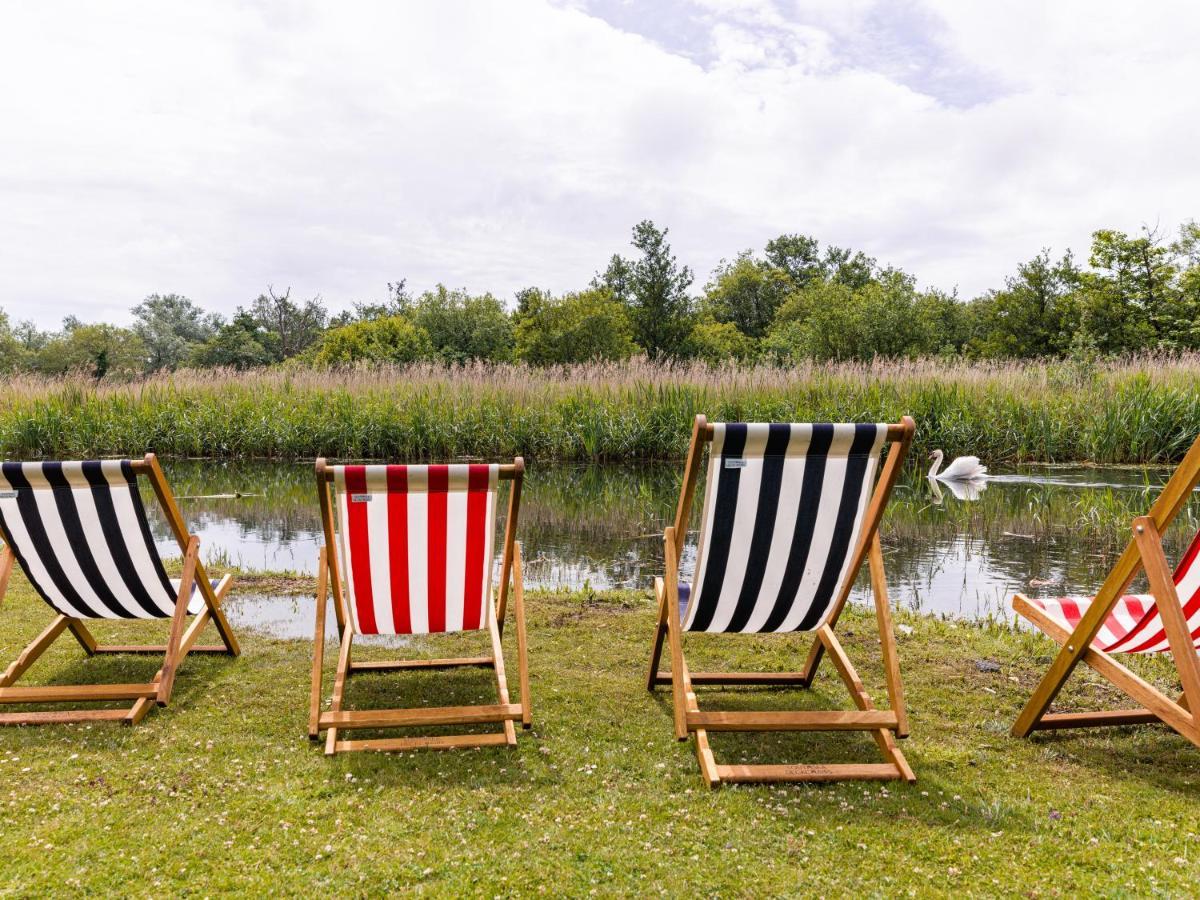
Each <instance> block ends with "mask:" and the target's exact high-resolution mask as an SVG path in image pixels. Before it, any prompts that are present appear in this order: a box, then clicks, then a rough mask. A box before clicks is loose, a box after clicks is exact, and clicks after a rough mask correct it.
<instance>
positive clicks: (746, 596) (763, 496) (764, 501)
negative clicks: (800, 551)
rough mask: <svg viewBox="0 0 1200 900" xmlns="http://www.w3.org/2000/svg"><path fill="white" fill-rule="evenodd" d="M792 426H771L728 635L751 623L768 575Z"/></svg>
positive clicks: (728, 626) (727, 629)
mask: <svg viewBox="0 0 1200 900" xmlns="http://www.w3.org/2000/svg"><path fill="white" fill-rule="evenodd" d="M791 437H792V426H791V425H771V426H769V431H768V432H767V448H766V451H765V452H764V454H763V462H762V479H761V481H760V482H759V486H758V509H757V510H755V513H754V531H753V533H752V534H751V536H750V552H749V554H748V556H747V558H746V574H745V576H744V577H743V579H742V590H741V592H740V593H739V594H738V599H737V606H735V607H734V610H733V616H732V617H730V620H729V625H727V626H726V628H725V630H726V631H741V630H743V629H744V628H745V627H746V623H747V622H748V621H750V614H751V613H753V612H754V607H755V606H756V605H757V601H758V592H759V589H760V588H762V582H763V576H764V575H766V573H767V557H768V556H770V554H771V539H772V538H773V537H774V535H775V518H776V515H777V513H778V511H779V489H780V486H781V485H782V484H783V463H784V460H785V459H787V455H786V454H787V448H788V442H789V441H790V440H791Z"/></svg>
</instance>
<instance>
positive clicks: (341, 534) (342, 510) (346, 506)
mask: <svg viewBox="0 0 1200 900" xmlns="http://www.w3.org/2000/svg"><path fill="white" fill-rule="evenodd" d="M342 487H345V481H344V480H343V482H342ZM335 499H336V501H337V510H338V519H339V520H340V522H339V524H340V525H341V528H339V529H338V535H337V538H338V543H339V544H341V549H342V562H343V565H342V578H343V579H345V582H346V585H345V587H346V600H347V601H348V602H347V606H349V607H350V625H351V627H352V628H353V629H354V631H355V633H357V634H361V633H362V626H361V625H359V624H358V604H357V603H356V602H355V600H354V560H352V559H351V558H350V541H349V539H348V538H347V537H346V535H347V533H348V531H349V529H348V528H347V525H348V524H349V522H350V497H349V496H348V495H347V494H346V492H345V491H342V490H339V491H338V492H337V495H336V498H335Z"/></svg>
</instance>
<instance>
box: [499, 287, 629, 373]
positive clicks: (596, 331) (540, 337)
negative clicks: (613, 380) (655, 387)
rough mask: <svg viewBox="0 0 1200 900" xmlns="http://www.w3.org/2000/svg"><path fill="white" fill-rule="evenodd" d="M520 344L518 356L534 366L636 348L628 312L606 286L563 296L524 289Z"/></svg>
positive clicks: (610, 356)
mask: <svg viewBox="0 0 1200 900" xmlns="http://www.w3.org/2000/svg"><path fill="white" fill-rule="evenodd" d="M516 345H517V355H518V357H519V358H521V359H522V360H525V361H526V362H530V363H534V364H535V365H552V364H565V363H582V362H590V361H593V360H622V359H628V358H629V357H630V356H632V355H633V354H634V353H636V352H637V346H636V345H635V344H634V342H633V326H632V324H631V323H630V321H629V314H628V313H627V312H626V310H625V307H624V306H623V305H621V303H619V302H618V301H617V300H616V299H615V298H614V297H613V295H612V294H611V293H610V292H609V291H607V290H605V289H602V288H593V289H591V290H587V291H581V292H580V293H577V294H567V295H566V296H565V297H562V298H559V299H555V298H553V297H550V296H547V295H546V294H543V293H542V292H541V291H537V290H536V289H531V290H527V291H522V292H521V293H520V294H518V308H517V327H516Z"/></svg>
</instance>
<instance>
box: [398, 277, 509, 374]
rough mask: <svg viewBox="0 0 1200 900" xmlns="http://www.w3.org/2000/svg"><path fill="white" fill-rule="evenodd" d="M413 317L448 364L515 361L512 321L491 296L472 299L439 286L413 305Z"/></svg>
mask: <svg viewBox="0 0 1200 900" xmlns="http://www.w3.org/2000/svg"><path fill="white" fill-rule="evenodd" d="M411 315H412V320H413V323H414V324H416V325H418V326H419V327H421V328H423V329H424V330H425V332H426V333H427V334H428V335H429V339H430V340H431V341H432V342H433V349H434V351H435V352H436V353H437V355H438V356H439V357H440V358H441V359H443V360H445V361H446V362H451V363H463V362H469V361H471V360H489V361H492V362H505V361H507V360H510V359H512V354H513V323H512V319H510V318H509V315H508V310H506V309H505V308H504V304H503V303H501V302H500V301H499V300H497V299H496V298H495V297H493V296H492V295H491V294H483V295H480V296H477V297H473V296H471V295H469V294H467V293H466V292H465V291H451V290H447V288H446V287H445V285H441V284H439V285H438V286H437V287H436V288H435V289H434V290H432V291H426V292H425V293H424V294H422V295H421V296H420V298H419V299H418V300H417V301H416V302H415V303H414V304H413V305H412V308H411Z"/></svg>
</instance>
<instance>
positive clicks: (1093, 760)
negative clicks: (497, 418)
mask: <svg viewBox="0 0 1200 900" xmlns="http://www.w3.org/2000/svg"><path fill="white" fill-rule="evenodd" d="M293 583H294V582H293ZM243 588H244V589H246V590H249V588H248V587H247V586H246V582H245V580H244V581H243ZM237 589H238V587H237V585H235V588H234V590H235V592H236V591H237ZM528 609H529V614H530V653H531V664H532V673H533V687H532V690H533V703H534V729H533V731H532V733H524V734H520V737H519V746H518V747H517V749H516V750H508V749H505V748H489V749H485V750H473V751H458V752H450V753H433V752H421V753H418V754H412V753H406V754H403V755H368V754H359V755H345V756H341V757H338V758H336V759H332V760H330V759H327V758H326V757H325V756H324V755H323V753H322V748H320V747H318V746H316V745H314V744H311V743H310V742H309V741H308V740H307V738H306V736H305V723H306V715H307V695H308V672H309V664H310V660H311V647H310V646H309V645H308V643H307V642H285V641H273V640H268V639H266V638H263V637H260V636H257V635H255V634H252V633H248V632H243V633H242V635H241V637H242V641H243V651H244V652H243V655H242V656H241V657H240V658H239V659H236V660H232V659H228V658H218V657H213V658H204V657H192V658H190V659H188V660H187V661H186V663H185V664H184V667H183V668H182V670H181V672H180V675H179V679H178V681H177V684H176V690H175V697H174V700H173V702H172V705H171V706H170V707H169V708H168V709H165V710H155V711H154V712H152V713H151V714H150V715H149V716H148V717H147V718H146V720H145V721H144V722H143V723H142V724H141V725H139V726H138V727H136V728H124V727H122V726H119V725H112V724H107V723H106V724H96V725H93V726H90V727H89V726H83V725H76V726H44V727H38V728H12V729H6V730H0V893H3V894H6V895H7V894H12V895H45V894H48V893H51V892H54V893H63V892H83V891H89V892H104V893H121V894H131V895H150V894H155V895H162V894H164V893H178V892H184V891H187V892H193V893H196V894H200V895H207V894H215V893H218V892H225V891H239V892H246V893H250V892H253V893H265V892H268V891H270V892H272V893H285V894H308V895H314V894H316V893H318V892H319V893H322V894H325V893H335V894H338V895H379V894H383V893H391V892H398V891H402V890H403V891H410V890H411V891H413V892H422V893H430V894H438V895H447V894H472V895H474V894H488V895H496V894H517V893H521V894H524V893H548V894H571V895H578V894H585V893H589V892H595V893H601V894H616V893H633V892H638V893H642V892H650V891H655V892H666V893H670V894H679V895H682V894H702V895H714V894H726V895H729V894H732V895H761V894H764V893H790V894H803V895H806V896H810V895H827V896H836V895H844V894H847V893H853V894H866V895H891V894H904V893H908V894H920V895H931V894H946V895H949V894H954V895H960V894H964V893H966V894H981V895H993V894H1018V893H1020V894H1028V895H1033V896H1043V895H1072V894H1079V893H1083V892H1088V893H1093V892H1096V893H1101V894H1106V895H1126V894H1147V893H1162V894H1168V895H1187V894H1194V892H1195V891H1196V885H1197V882H1196V872H1197V871H1198V868H1197V867H1198V864H1200V803H1198V798H1200V751H1198V750H1196V748H1194V747H1192V746H1191V745H1190V744H1188V743H1187V742H1186V741H1184V740H1183V739H1182V738H1180V737H1178V736H1176V735H1175V734H1173V733H1172V732H1170V731H1168V730H1167V729H1165V728H1161V727H1157V728H1155V727H1140V728H1121V729H1108V730H1104V731H1097V732H1092V733H1090V734H1085V733H1065V734H1058V735H1048V736H1044V737H1039V738H1037V739H1035V740H1032V741H1022V740H1016V739H1013V738H1011V737H1009V735H1008V727H1009V725H1010V724H1011V722H1012V720H1013V718H1014V717H1015V715H1016V714H1017V711H1018V709H1019V707H1020V704H1021V702H1022V701H1023V699H1024V698H1025V697H1026V696H1027V695H1028V693H1029V691H1030V689H1031V688H1032V687H1033V684H1034V682H1035V680H1036V678H1037V676H1038V673H1039V671H1040V670H1041V669H1042V668H1044V664H1045V662H1046V657H1047V655H1048V654H1050V653H1051V652H1052V645H1051V644H1050V642H1049V641H1048V640H1045V639H1043V638H1039V637H1036V636H1034V635H1030V634H1016V633H1013V632H1010V631H1008V630H1006V629H1004V628H1000V627H974V626H966V625H958V626H954V625H952V624H948V623H945V622H939V621H935V620H932V619H926V618H918V617H910V616H901V617H900V621H901V623H902V624H903V625H905V626H906V627H905V628H904V629H902V631H904V632H907V631H908V628H911V629H912V630H911V633H902V634H900V636H899V639H900V651H901V662H902V665H903V669H904V675H905V680H906V686H907V689H908V693H909V699H910V711H911V717H912V725H913V735H912V737H911V738H910V739H909V740H908V741H907V742H905V743H904V749H905V751H906V753H907V755H908V759H909V762H910V763H911V764H912V766H913V768H914V770H915V771H916V773H917V777H918V782H917V784H916V785H912V786H910V785H905V784H901V783H897V782H892V783H886V784H875V783H849V784H840V785H822V786H810V785H784V786H734V787H725V788H722V789H720V790H717V791H710V790H708V789H706V788H705V787H703V786H702V784H701V780H700V775H699V771H698V768H697V765H696V760H695V756H694V754H693V751H692V747H691V745H690V743H689V744H679V743H677V742H676V741H675V740H674V739H673V737H672V731H671V714H670V704H669V695H668V692H667V691H660V692H659V693H658V694H656V695H654V696H651V695H650V694H648V693H647V692H646V690H645V687H644V683H643V677H644V667H645V665H646V661H647V651H648V649H649V643H650V636H651V630H652V620H653V611H652V609H651V606H650V600H649V597H648V596H647V595H642V594H603V595H591V594H582V593H580V594H561V595H553V594H532V595H530V597H529V601H528ZM304 615H306V616H307V615H308V613H304ZM49 617H50V613H49V610H48V608H46V607H45V606H44V604H43V603H42V602H41V601H40V600H39V599H38V598H36V597H35V596H34V594H33V593H32V591H31V590H30V589H29V587H28V586H27V584H26V583H25V581H24V580H23V579H22V578H21V577H20V576H19V575H16V576H14V579H13V586H12V589H11V590H10V594H9V598H8V600H6V602H5V604H4V608H3V610H0V653H2V656H0V659H2V660H3V663H4V664H5V665H6V664H7V663H8V662H9V661H11V660H12V659H13V658H14V657H15V655H16V653H17V652H18V651H19V649H20V648H21V647H22V646H23V645H24V644H25V643H26V642H27V641H28V640H30V639H31V638H32V637H33V636H34V635H35V634H36V633H37V632H38V631H40V629H41V628H42V627H43V626H44V625H45V624H46V623H47V622H48V621H49ZM842 625H843V627H842V628H841V629H840V633H841V634H842V636H843V641H844V643H845V645H846V648H847V651H848V652H849V653H850V655H851V656H852V658H853V659H854V660H855V661H856V663H857V664H858V665H859V670H860V673H861V674H862V676H863V678H864V680H865V681H866V683H867V686H868V689H870V690H871V691H872V693H873V694H874V695H875V696H876V697H877V698H880V697H883V696H884V693H883V684H882V682H883V678H882V670H881V668H880V666H879V663H878V649H877V641H876V640H875V639H874V638H873V637H872V635H873V632H874V623H873V619H869V618H867V617H866V616H865V615H864V614H861V613H858V612H854V613H851V614H848V615H847V616H846V617H845V618H844V619H843V623H842ZM95 630H96V631H97V632H98V633H99V635H100V636H101V637H113V636H115V635H117V634H121V633H123V637H122V641H123V642H128V641H129V640H131V639H133V638H134V637H139V638H140V637H145V638H147V639H149V638H151V637H157V636H158V635H161V634H162V633H163V629H162V628H161V627H155V626H153V625H151V626H143V625H133V626H128V625H126V626H110V627H99V628H97V629H95ZM131 632H136V633H137V634H136V635H131ZM509 637H510V638H511V635H509ZM159 639H160V640H161V638H159ZM468 646H469V647H471V648H477V647H478V648H482V647H483V639H482V636H480V635H467V636H457V637H455V638H442V639H439V640H423V641H420V642H419V643H418V644H417V645H416V646H415V647H414V648H413V650H414V651H415V652H420V653H422V654H425V653H428V654H430V655H443V654H445V653H446V652H450V653H457V652H459V651H463V652H475V651H474V649H471V650H469V651H468ZM513 646H514V644H513V643H512V642H511V641H510V642H509V651H510V653H509V660H510V661H509V667H510V682H514V683H515V660H514V654H513V653H512V652H511V651H512V647H513ZM686 648H687V650H688V653H689V661H690V662H691V663H692V665H693V667H694V668H702V667H712V666H713V665H714V664H715V663H718V662H728V663H730V664H733V665H738V664H741V665H745V666H750V665H757V666H759V667H763V668H765V667H768V666H770V667H776V668H781V669H782V668H791V667H794V666H795V665H796V660H797V657H798V656H800V654H802V653H803V652H805V651H806V649H807V644H806V643H801V642H800V640H799V639H797V638H790V637H770V638H760V637H732V638H726V639H724V640H720V639H717V640H713V639H711V638H708V639H704V638H696V639H692V640H691V641H690V643H689V644H687V645H686ZM387 655H394V651H393V652H392V653H391V654H389V653H388V652H387V650H386V649H385V648H369V649H368V648H361V650H360V656H361V657H363V658H369V657H371V656H387ZM1039 657H1040V658H1041V662H1039V661H1038V660H1039ZM985 659H986V660H993V661H995V662H998V663H999V665H1000V671H999V672H989V671H980V669H979V668H978V667H977V665H976V663H977V661H980V660H985ZM1163 663H1164V661H1163V660H1151V661H1147V662H1145V663H1144V664H1140V665H1139V666H1138V668H1139V670H1141V671H1142V672H1143V673H1144V674H1147V675H1149V676H1152V677H1154V679H1155V680H1157V681H1158V683H1160V684H1167V683H1169V682H1170V681H1171V680H1172V679H1171V678H1170V677H1169V675H1170V672H1171V671H1173V670H1170V669H1169V667H1168V666H1166V665H1164V664H1163ZM329 664H330V665H332V661H331V660H330V661H329ZM156 668H157V663H156V662H155V661H154V660H152V659H146V658H142V659H134V658H125V659H120V658H106V659H99V658H95V659H91V660H85V658H84V657H83V655H82V653H81V651H80V650H79V648H78V646H77V645H75V643H74V642H73V641H72V640H71V639H70V637H69V635H68V636H65V637H64V638H62V639H60V641H59V642H58V643H57V644H56V646H55V647H54V648H53V649H52V650H51V652H50V653H48V654H47V655H46V656H45V657H43V659H42V661H41V662H39V663H38V664H37V666H35V667H34V668H33V669H32V670H31V671H30V672H29V674H28V675H27V676H26V679H24V680H23V681H22V684H37V683H56V682H65V681H69V680H71V679H89V680H97V681H118V682H129V681H137V680H148V679H149V678H150V677H152V675H153V672H154V670H155V669H156ZM985 668H986V667H985ZM328 682H329V679H327V688H326V690H327V693H328V690H329V686H328ZM491 691H492V682H491V676H490V673H488V672H486V671H482V670H473V671H462V672H459V673H453V674H449V675H447V674H444V673H443V674H439V675H436V676H431V675H425V676H415V677H414V676H411V675H410V676H407V677H401V676H390V675H389V676H376V677H374V678H372V677H371V676H363V677H362V679H361V680H356V681H353V682H352V683H351V685H350V688H349V691H348V700H349V703H350V704H351V705H359V706H366V705H371V704H382V703H385V702H387V701H388V699H389V697H391V698H395V699H396V700H398V701H399V702H401V703H408V704H413V705H420V704H422V703H428V702H433V703H441V702H456V703H479V702H491V698H492V697H493V694H492V693H491ZM700 691H701V692H702V693H701V698H700V702H701V706H705V705H706V701H707V705H709V706H711V705H712V702H713V700H717V699H720V700H723V701H726V702H727V704H728V705H730V706H734V705H736V706H740V707H744V708H760V707H766V706H770V705H775V706H779V705H787V704H790V705H795V706H811V705H820V704H836V705H837V706H839V707H846V706H848V700H847V698H846V696H845V693H844V690H843V689H842V686H841V683H840V681H838V680H837V677H836V674H835V673H834V672H833V670H832V667H831V666H829V665H828V663H826V664H825V666H824V667H823V669H822V674H821V676H820V677H819V679H818V682H817V684H816V686H815V688H814V690H813V691H811V692H807V693H806V692H799V691H791V690H782V691H776V690H764V689H761V688H755V689H745V690H729V691H724V692H721V693H722V696H720V697H719V698H718V697H717V696H716V695H715V693H716V692H714V691H713V690H711V689H705V688H701V689H700ZM1115 699H1116V695H1115V692H1113V691H1112V690H1110V689H1106V688H1104V687H1102V686H1100V684H1099V682H1098V681H1097V680H1095V679H1093V678H1092V677H1091V676H1090V675H1087V674H1083V673H1082V672H1081V673H1080V674H1077V675H1076V676H1075V678H1074V679H1073V681H1072V684H1071V688H1070V690H1069V691H1068V692H1067V693H1066V694H1065V695H1064V698H1063V701H1062V702H1063V705H1065V706H1079V707H1082V706H1085V705H1086V706H1095V705H1100V704H1103V703H1109V704H1111V703H1113V702H1114V701H1115ZM713 744H714V749H715V750H716V752H717V755H718V759H724V760H725V761H734V760H740V759H745V760H747V761H761V762H771V761H776V762H803V761H822V762H830V761H835V760H845V761H854V760H862V761H871V762H874V761H876V751H875V747H874V744H873V743H872V742H871V741H870V739H869V738H867V737H865V736H862V735H832V736H830V735H823V736H805V735H782V736H778V735H715V736H714V737H713Z"/></svg>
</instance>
